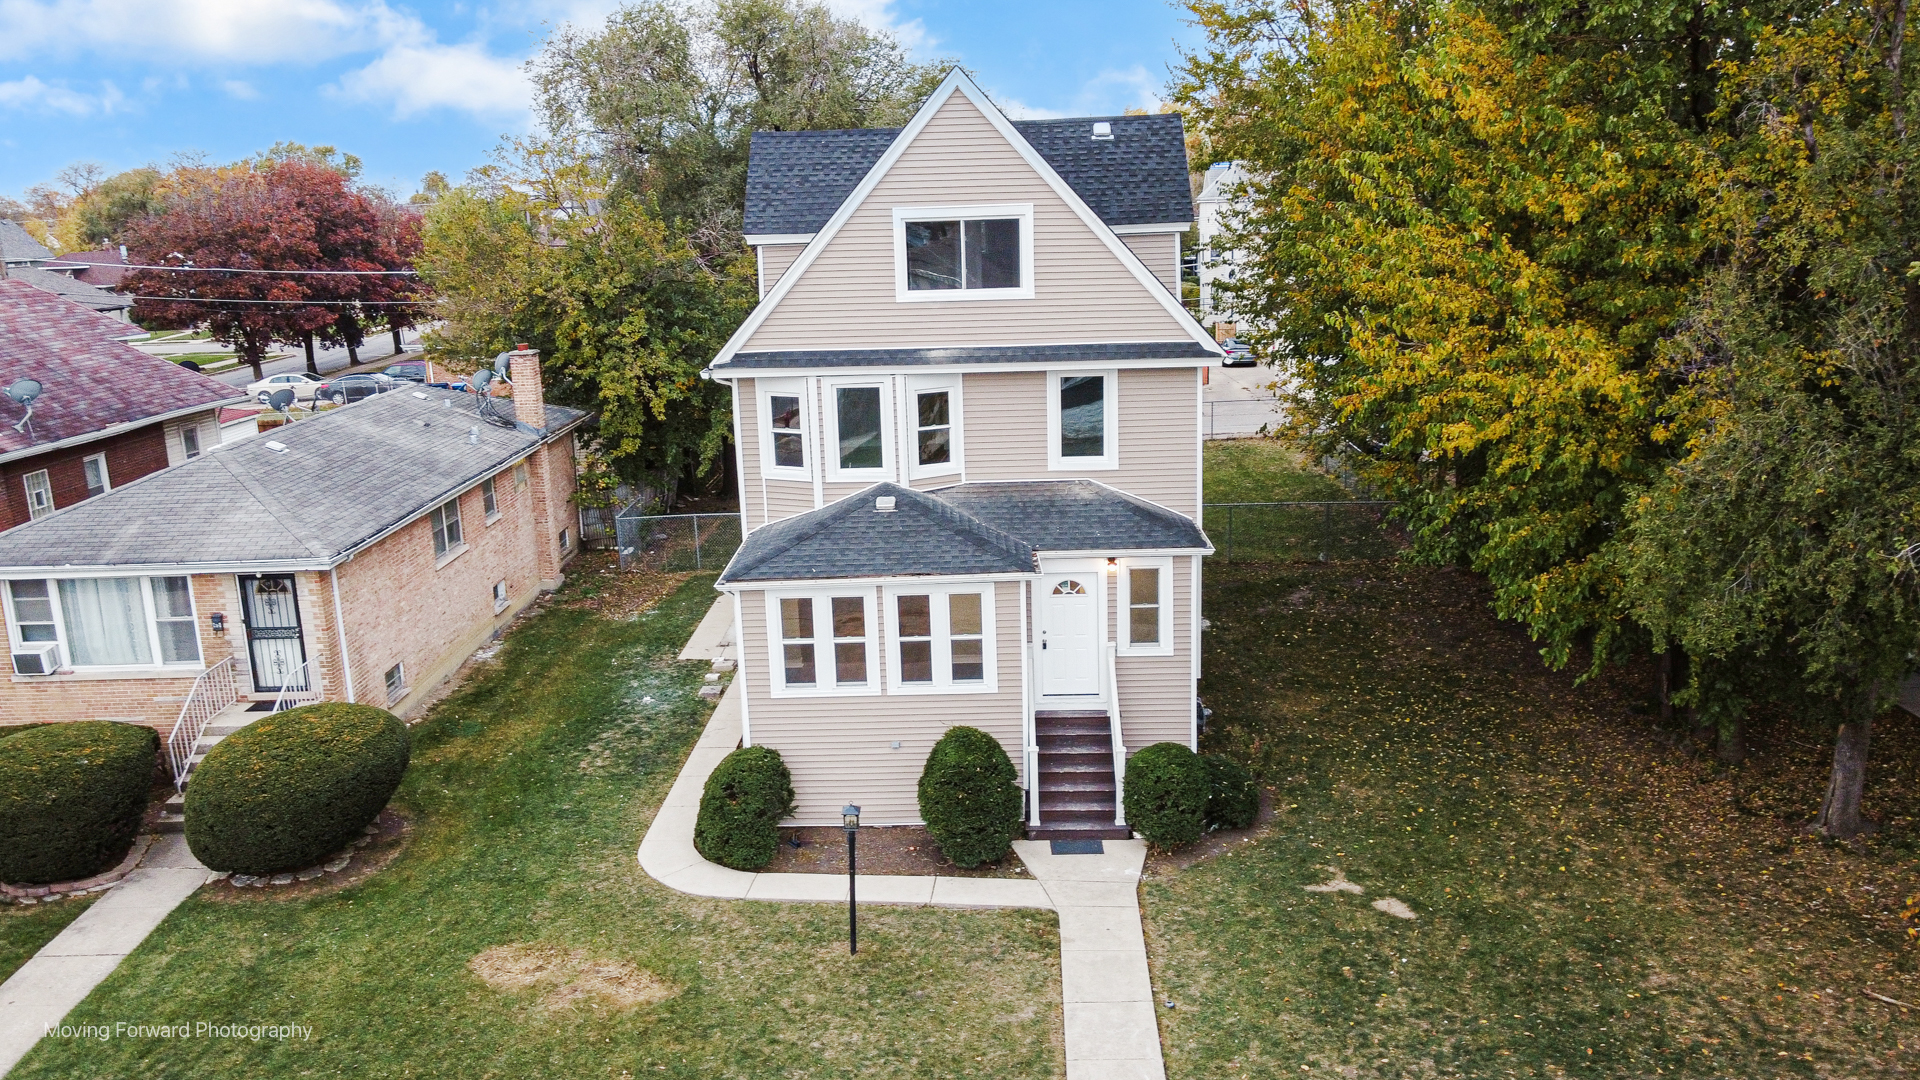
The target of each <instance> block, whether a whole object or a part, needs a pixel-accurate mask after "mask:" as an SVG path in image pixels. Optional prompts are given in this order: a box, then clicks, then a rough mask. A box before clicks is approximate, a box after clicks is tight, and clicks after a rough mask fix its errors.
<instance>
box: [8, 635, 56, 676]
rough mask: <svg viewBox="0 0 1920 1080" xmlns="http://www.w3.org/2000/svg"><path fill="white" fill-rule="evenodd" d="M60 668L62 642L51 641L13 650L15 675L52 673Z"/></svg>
mask: <svg viewBox="0 0 1920 1080" xmlns="http://www.w3.org/2000/svg"><path fill="white" fill-rule="evenodd" d="M59 670H60V643H59V642H57V641H49V642H47V643H46V644H45V645H33V646H29V647H24V648H18V649H15V650H13V673H14V674H15V675H51V674H53V673H54V672H56V671H59Z"/></svg>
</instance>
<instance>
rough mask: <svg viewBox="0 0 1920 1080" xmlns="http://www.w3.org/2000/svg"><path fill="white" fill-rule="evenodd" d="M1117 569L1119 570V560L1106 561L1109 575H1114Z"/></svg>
mask: <svg viewBox="0 0 1920 1080" xmlns="http://www.w3.org/2000/svg"><path fill="white" fill-rule="evenodd" d="M1119 569H1120V560H1119V559H1108V560H1107V573H1109V574H1111V573H1115V572H1116V571H1118V570H1119Z"/></svg>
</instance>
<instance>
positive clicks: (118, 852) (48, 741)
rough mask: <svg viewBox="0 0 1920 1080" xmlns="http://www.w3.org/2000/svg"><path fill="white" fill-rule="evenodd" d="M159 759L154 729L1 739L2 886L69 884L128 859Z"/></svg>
mask: <svg viewBox="0 0 1920 1080" xmlns="http://www.w3.org/2000/svg"><path fill="white" fill-rule="evenodd" d="M159 755H160V736H158V735H156V734H154V731H153V729H152V728H149V727H142V726H140V725H139V724H116V723H112V722H110V721H106V720H81V721H76V722H74V723H70V724H47V725H36V726H35V727H34V728H33V729H32V730H30V731H19V732H13V733H10V734H7V735H6V736H5V737H4V738H0V881H5V882H7V883H9V884H13V885H45V884H47V883H49V882H54V881H72V880H73V879H75V878H83V877H91V876H92V875H94V874H98V873H100V872H101V871H103V870H107V869H110V868H111V867H112V866H113V864H115V863H117V862H119V861H120V860H121V859H123V858H125V857H126V854H127V849H128V848H130V847H132V846H133V838H134V837H135V836H137V835H139V832H140V819H141V818H142V817H143V816H145V814H146V812H147V793H148V791H149V789H150V788H151V786H152V783H153V768H154V762H155V761H156V760H157V759H158V758H159Z"/></svg>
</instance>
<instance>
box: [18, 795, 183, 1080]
mask: <svg viewBox="0 0 1920 1080" xmlns="http://www.w3.org/2000/svg"><path fill="white" fill-rule="evenodd" d="M209 876H210V875H209V872H208V870H207V868H206V867H205V866H202V865H201V864H200V860H198V859H196V858H194V857H193V853H192V852H190V851H188V850H187V839H186V837H184V836H181V835H180V834H178V833H173V834H170V835H165V836H162V837H160V838H159V839H158V840H156V841H154V843H153V846H152V847H149V848H148V849H147V853H146V855H145V856H143V857H142V858H141V860H140V865H139V866H138V867H136V868H135V869H134V870H133V871H132V872H131V873H129V874H128V875H127V876H126V878H125V879H124V880H123V881H121V882H120V884H118V885H115V886H114V887H113V888H112V889H110V890H108V892H107V894H106V895H105V896H102V897H101V898H100V899H99V900H96V901H94V904H93V906H92V907H90V908H88V909H87V910H86V911H85V912H83V913H81V915H80V917H79V918H77V919H75V920H73V922H71V923H69V924H68V925H67V928H66V929H65V930H62V931H60V934H59V936H58V937H56V938H54V939H53V940H52V941H49V942H47V944H46V945H45V947H43V948H42V949H41V950H40V951H39V952H37V953H35V954H34V956H33V959H31V960H29V961H27V962H26V963H25V964H24V965H22V966H21V968H20V970H18V971H16V972H14V973H13V977H12V978H11V979H8V980H7V981H6V982H5V983H4V984H0V1076H5V1075H6V1074H7V1072H8V1071H9V1070H11V1069H12V1068H13V1067H14V1066H15V1065H17V1064H19V1062H20V1059H21V1058H23V1057H26V1056H27V1052H28V1051H29V1050H32V1049H33V1046H34V1044H35V1043H37V1042H39V1041H40V1037H41V1036H42V1035H44V1034H46V1032H47V1029H48V1028H49V1027H52V1026H54V1025H56V1024H58V1023H59V1022H60V1021H61V1020H62V1019H64V1018H65V1017H66V1015H67V1013H69V1012H71V1011H72V1010H73V1007H74V1006H76V1005H78V1004H80V1002H82V1001H84V1000H85V999H86V996H87V995H88V994H90V993H92V992H93V988H94V987H96V986H98V985H100V982H101V980H103V979H105V978H106V977H107V976H108V975H110V974H112V973H113V969H114V968H116V967H119V966H120V961H121V960H123V959H125V958H126V956H127V954H128V953H130V952H132V951H133V950H134V949H136V948H138V947H139V946H140V943H141V942H142V941H145V940H146V939H147V935H148V934H150V933H152V932H153V930H154V928H155V927H157V926H159V925H160V922H161V920H163V919H165V918H166V917H167V915H168V914H169V913H171V912H172V911H173V909H174V908H176V907H179V906H180V903H181V901H183V900H185V899H186V898H187V897H189V896H191V895H193V891H194V890H195V889H198V888H199V887H200V886H202V885H204V884H206V883H207V879H208V877H209ZM154 1022H155V1023H158V1022H160V1021H159V1020H155V1021H154Z"/></svg>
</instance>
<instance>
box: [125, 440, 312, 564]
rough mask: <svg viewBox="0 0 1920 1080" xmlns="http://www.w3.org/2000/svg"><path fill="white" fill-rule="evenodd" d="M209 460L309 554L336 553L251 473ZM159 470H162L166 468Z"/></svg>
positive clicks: (221, 462) (300, 517) (304, 519)
mask: <svg viewBox="0 0 1920 1080" xmlns="http://www.w3.org/2000/svg"><path fill="white" fill-rule="evenodd" d="M256 438H257V436H256ZM210 460H214V461H217V462H218V463H219V466H220V468H221V469H222V470H224V471H225V472H226V474H227V475H228V476H231V477H233V478H234V480H236V481H237V482H239V484H240V486H241V487H243V488H245V489H246V491H247V494H249V495H251V496H253V498H254V501H256V502H258V503H259V504H260V508H261V509H262V510H265V511H266V512H267V516H268V517H270V518H272V519H273V520H274V523H275V524H277V525H279V526H280V527H281V528H283V529H285V530H287V535H288V536H291V537H293V538H294V539H295V540H298V541H299V542H300V543H301V544H302V545H303V546H305V547H306V549H307V552H308V553H309V554H312V555H320V556H325V557H329V558H330V557H332V556H333V555H336V554H338V552H333V551H328V550H327V546H326V545H325V544H323V543H317V542H315V540H314V539H313V535H312V531H311V525H310V523H309V522H308V521H307V520H306V518H305V517H303V516H301V515H300V514H299V513H298V512H297V511H295V510H292V509H291V508H289V507H288V506H287V505H286V504H285V503H282V502H281V501H280V499H279V497H278V496H276V495H274V494H273V493H272V492H270V491H269V490H267V488H266V486H265V485H263V484H261V483H259V482H258V481H256V480H255V479H254V477H253V476H252V475H251V474H249V473H245V472H242V471H241V470H239V469H235V468H234V467H233V466H231V465H229V464H228V463H227V459H225V458H212V459H210ZM161 471H162V472H164V471H166V470H161ZM154 475H156V476H157V475H159V473H155V474H154ZM288 517H291V518H292V519H293V521H294V522H296V523H298V525H299V528H295V527H294V525H293V524H292V523H289V522H288V521H287V520H286V519H287V518H288Z"/></svg>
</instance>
